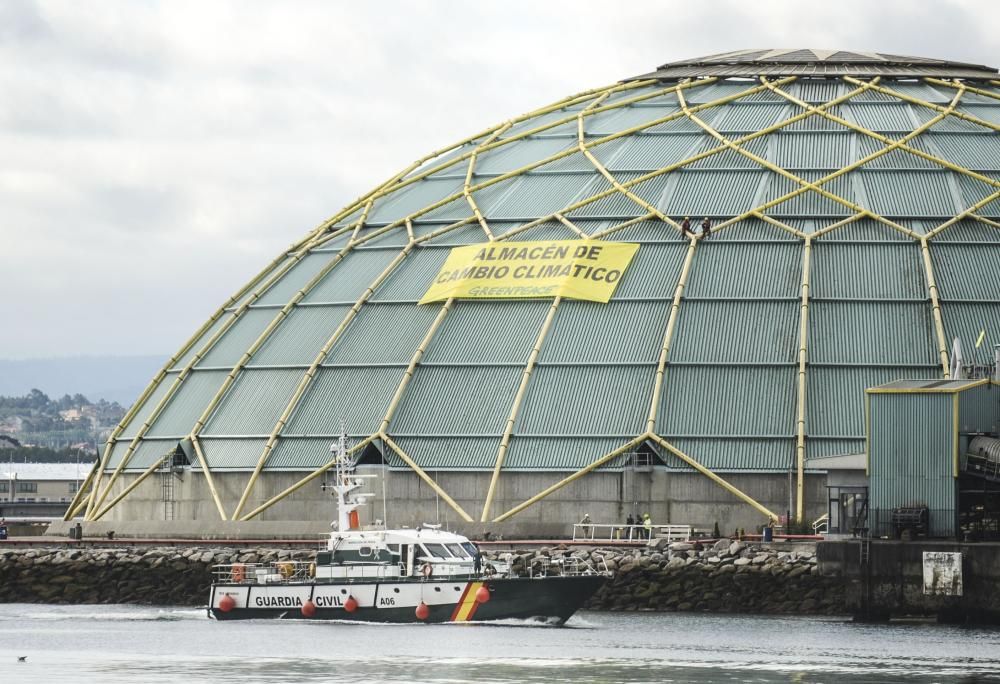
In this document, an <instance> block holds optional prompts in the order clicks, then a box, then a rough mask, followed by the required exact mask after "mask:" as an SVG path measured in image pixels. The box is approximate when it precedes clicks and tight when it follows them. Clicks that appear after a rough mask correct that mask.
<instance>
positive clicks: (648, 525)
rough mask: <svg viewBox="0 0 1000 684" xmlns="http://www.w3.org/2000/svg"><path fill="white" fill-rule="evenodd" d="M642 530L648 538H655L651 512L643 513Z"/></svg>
mask: <svg viewBox="0 0 1000 684" xmlns="http://www.w3.org/2000/svg"><path fill="white" fill-rule="evenodd" d="M642 531H643V534H644V535H645V536H646V539H652V538H653V521H652V519H651V518H650V517H649V513H643V514H642Z"/></svg>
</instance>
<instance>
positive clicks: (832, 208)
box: [747, 171, 859, 217]
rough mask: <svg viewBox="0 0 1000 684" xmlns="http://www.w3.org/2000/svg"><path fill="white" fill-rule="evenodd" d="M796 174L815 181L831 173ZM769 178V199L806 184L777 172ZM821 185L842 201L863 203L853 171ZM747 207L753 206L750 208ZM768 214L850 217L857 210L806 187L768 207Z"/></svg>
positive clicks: (765, 199) (809, 172)
mask: <svg viewBox="0 0 1000 684" xmlns="http://www.w3.org/2000/svg"><path fill="white" fill-rule="evenodd" d="M795 175H796V176H798V177H799V178H801V179H802V180H804V181H808V182H810V183H815V182H816V181H818V180H820V179H821V178H822V177H823V176H826V175H828V174H827V172H825V171H797V172H796V173H795ZM767 179H768V181H769V184H768V185H767V192H766V194H765V196H764V200H763V201H767V202H770V201H771V200H775V199H779V198H781V197H784V196H785V195H787V194H789V193H791V192H794V191H796V190H799V189H800V188H802V187H803V186H802V184H800V183H798V182H796V181H793V180H792V179H790V178H786V177H784V176H779V175H778V174H776V173H773V172H769V173H768V174H767ZM820 187H821V188H823V190H825V191H826V192H829V193H831V194H833V195H836V196H837V197H839V198H841V199H842V200H846V201H847V202H853V203H854V204H858V203H859V202H858V197H857V194H856V191H855V187H854V183H853V181H852V179H851V178H850V174H848V175H845V176H839V177H837V178H834V179H833V180H831V181H828V182H826V183H823V184H822V185H821V186H820ZM747 208H748V209H749V208H750V207H747ZM767 213H768V214H770V215H772V216H776V217H782V216H849V215H850V214H852V213H853V212H852V211H851V210H850V209H848V208H847V207H846V206H844V204H842V203H841V202H838V201H836V200H833V199H830V198H829V197H826V196H824V195H821V194H820V193H818V192H815V191H813V190H806V191H805V192H802V193H799V194H798V195H796V196H794V197H791V198H789V199H786V200H784V201H782V202H780V203H779V204H777V205H775V206H773V207H771V208H770V209H768V210H767Z"/></svg>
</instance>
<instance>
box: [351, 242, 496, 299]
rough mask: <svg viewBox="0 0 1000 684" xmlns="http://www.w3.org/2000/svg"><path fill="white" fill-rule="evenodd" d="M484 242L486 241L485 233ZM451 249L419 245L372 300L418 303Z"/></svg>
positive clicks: (380, 287) (394, 270) (382, 285)
mask: <svg viewBox="0 0 1000 684" xmlns="http://www.w3.org/2000/svg"><path fill="white" fill-rule="evenodd" d="M483 237H484V242H485V235H484V236H483ZM448 253H449V250H448V249H445V248H442V247H417V248H415V249H414V250H413V251H412V252H410V253H409V254H408V255H407V256H406V258H405V259H403V263H401V264H400V265H399V266H397V267H396V268H394V269H393V271H392V273H390V274H389V277H388V278H386V279H385V281H384V282H383V283H382V284H381V285H379V286H378V288H377V289H376V290H375V292H374V293H373V294H372V296H371V301H373V302H378V301H385V300H390V301H409V302H413V303H416V302H417V301H419V300H420V298H421V297H423V296H424V293H425V292H426V291H427V288H429V287H430V286H431V284H432V283H433V282H434V278H435V277H436V276H437V274H438V271H440V270H441V266H442V265H444V261H445V259H447V258H448Z"/></svg>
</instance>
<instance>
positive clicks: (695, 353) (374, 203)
mask: <svg viewBox="0 0 1000 684" xmlns="http://www.w3.org/2000/svg"><path fill="white" fill-rule="evenodd" d="M998 79H1000V75H998V73H997V70H996V69H994V68H992V67H986V66H982V65H976V64H964V63H956V62H948V61H943V60H937V59H928V58H920V57H903V56H894V55H884V54H877V53H857V52H845V51H829V50H826V51H824V50H747V51H737V52H731V53H726V54H721V55H713V56H709V57H703V58H699V59H694V60H688V61H681V62H674V63H669V64H665V65H663V66H661V67H660V68H658V69H656V70H655V71H653V72H651V73H648V74H645V75H642V76H637V77H634V78H626V79H624V80H622V81H620V82H618V83H613V84H610V85H607V86H603V87H600V88H596V89H594V90H590V91H587V92H583V93H579V94H576V95H571V96H569V97H567V98H564V99H563V100H560V101H558V102H555V103H553V104H551V105H547V106H545V107H542V108H540V109H538V110H536V111H534V112H531V113H528V114H525V115H523V116H518V117H514V118H512V119H509V120H507V121H504V122H502V123H499V124H495V125H493V126H490V127H489V128H487V129H485V130H483V131H481V132H479V133H475V134H473V135H470V136H468V137H466V138H465V139H464V140H460V141H458V142H456V143H455V144H454V145H453V146H451V147H449V148H447V149H443V150H436V151H433V152H431V153H430V154H428V155H427V156H426V157H424V158H422V159H420V160H418V161H417V162H415V163H413V164H411V165H410V166H408V167H406V168H405V169H403V170H402V171H400V172H399V173H398V174H397V175H395V176H393V177H392V178H390V179H388V180H387V181H385V182H383V183H382V184H380V185H378V186H376V187H375V188H374V189H373V190H372V191H371V192H369V193H368V194H366V195H364V196H362V197H360V198H359V199H358V200H357V201H355V202H353V203H351V204H350V205H349V206H347V207H345V208H344V209H343V210H341V211H339V212H338V213H337V214H336V215H334V216H333V217H332V218H330V219H329V220H328V221H325V222H323V223H322V224H321V225H319V226H318V227H316V228H314V229H313V230H311V231H310V232H308V233H306V234H305V235H304V236H303V237H301V238H300V239H299V240H298V241H297V242H296V243H295V244H294V245H293V246H292V247H290V248H289V249H288V250H287V251H285V252H282V253H281V254H279V255H277V257H276V258H275V259H274V261H272V262H271V263H270V264H268V265H267V266H265V267H264V268H263V270H261V272H260V273H259V274H258V275H257V276H255V277H254V278H253V279H252V280H251V281H250V282H249V283H247V284H246V285H245V286H243V287H242V288H240V289H239V290H238V291H237V292H236V293H235V294H234V295H233V296H232V298H230V299H229V300H228V301H226V302H225V303H223V304H222V306H221V307H220V308H219V309H218V311H217V312H216V313H215V314H214V315H213V316H212V317H211V318H210V319H209V320H208V321H206V322H205V324H204V325H203V326H202V327H201V328H200V329H198V330H197V331H194V334H193V335H192V337H191V338H190V340H189V341H188V342H187V343H185V344H184V345H183V347H182V348H181V349H179V350H178V351H177V353H176V354H175V355H174V356H173V357H172V358H170V359H168V360H166V362H165V364H164V366H163V369H162V371H160V372H159V373H158V374H157V375H156V377H155V378H153V380H152V382H151V383H150V384H149V387H148V388H147V389H146V391H145V392H143V394H142V395H141V396H140V397H138V398H137V400H136V402H135V404H134V405H133V406H132V408H131V410H130V411H129V412H128V414H127V415H126V416H125V418H124V419H123V421H122V423H121V424H120V425H119V426H118V428H117V429H116V430H115V432H114V433H113V434H112V436H111V438H110V440H109V441H108V444H107V447H106V449H105V450H104V452H103V454H102V458H101V459H100V461H99V464H98V465H97V466H96V467H95V468H94V470H93V471H92V472H91V474H90V476H89V477H88V478H87V481H86V483H85V486H84V487H83V488H82V489H81V491H80V492H79V494H78V496H77V498H76V500H75V501H74V502H73V506H72V510H71V511H70V512H69V515H70V516H71V515H73V514H76V515H82V516H84V517H85V519H86V520H87V521H90V524H99V523H100V524H107V525H110V526H115V527H117V528H118V529H119V530H122V529H126V528H128V526H129V525H132V526H133V528H136V529H137V528H138V527H139V526H141V525H154V524H155V525H158V526H159V528H160V529H163V528H164V527H167V528H169V529H171V530H182V529H202V530H218V531H220V533H221V532H225V531H228V532H230V533H232V532H236V531H238V532H240V533H244V532H245V533H250V532H249V531H252V530H255V529H256V530H258V531H260V530H265V529H270V527H269V526H272V527H274V528H275V529H278V528H281V529H284V530H286V531H287V530H292V529H302V530H306V529H310V530H311V529H323V528H325V526H326V524H327V523H328V521H329V520H330V519H331V518H332V503H331V500H330V497H329V496H328V495H327V493H326V492H325V491H324V490H323V488H322V483H323V482H324V481H325V480H326V479H327V478H328V477H330V476H329V469H330V467H331V465H332V463H333V459H334V458H335V457H336V455H333V454H331V451H330V447H331V444H332V443H335V442H337V440H338V437H339V436H340V435H341V433H342V432H343V433H345V434H346V437H347V440H346V447H347V448H346V451H347V453H348V454H349V456H350V457H351V458H353V459H356V460H357V461H358V463H359V468H360V469H361V470H362V472H366V473H369V474H371V475H374V476H376V477H374V478H373V480H372V494H373V495H374V496H373V497H372V499H371V501H372V505H371V506H369V507H367V510H366V511H365V512H364V522H365V523H368V524H370V523H372V522H374V520H375V519H385V520H387V521H388V522H389V523H391V524H393V525H400V524H407V525H413V524H418V523H420V522H424V521H426V522H442V523H444V524H446V525H448V526H449V527H452V528H456V529H459V530H460V531H463V532H466V533H469V534H482V533H484V532H491V533H496V534H509V535H512V534H516V535H519V536H541V535H553V534H565V533H566V532H567V531H568V530H569V526H570V525H571V524H572V523H575V522H577V521H578V520H579V519H580V517H581V516H582V515H584V514H585V513H587V514H589V517H590V519H591V520H592V521H593V522H594V523H595V524H600V523H621V522H622V521H624V520H625V518H626V516H627V515H629V514H635V513H642V512H649V513H651V515H652V517H653V519H654V521H655V522H657V523H681V524H690V525H693V526H695V527H704V528H707V529H711V528H712V527H713V526H714V525H715V524H718V525H719V526H720V528H721V529H722V530H723V531H725V532H729V531H732V530H733V529H736V528H746V529H752V528H754V527H756V526H759V525H760V524H762V523H764V522H766V521H768V520H779V521H780V520H782V519H784V518H786V517H790V518H791V519H792V520H798V521H802V522H806V523H807V522H809V521H812V520H814V519H816V518H818V517H820V516H821V515H823V514H825V513H827V511H828V509H829V501H830V493H829V490H828V489H827V487H828V485H830V483H831V482H833V481H836V482H840V483H847V484H845V486H853V485H850V483H851V482H853V483H855V485H857V486H861V485H860V484H858V483H860V482H864V481H865V480H864V478H865V471H864V468H865V464H866V463H867V462H868V451H867V449H866V444H867V442H868V441H869V435H868V430H867V425H868V422H867V420H866V415H867V414H866V407H867V406H868V402H869V401H870V402H871V410H872V412H873V413H878V412H880V411H892V410H900V411H905V410H908V409H907V408H906V407H903V406H900V407H898V409H896V408H892V407H891V406H889V404H891V401H890V399H891V398H892V397H893V396H895V395H890V394H877V393H876V394H869V395H867V396H868V400H866V390H867V389H869V388H875V387H879V386H885V385H886V384H887V383H896V382H900V381H902V382H903V383H906V382H908V381H918V380H919V381H930V380H948V379H953V375H960V376H970V375H972V376H976V375H982V376H987V375H989V374H990V373H991V372H992V371H993V368H992V364H993V363H994V361H993V352H992V349H993V346H994V345H996V344H1000V288H998V287H997V283H1000V201H998V198H1000V135H998V131H1000V80H998ZM412 115H413V116H420V112H419V110H414V111H413V112H412ZM685 217H687V218H689V221H688V222H687V223H686V222H685ZM703 224H705V227H706V228H707V229H708V230H707V231H706V230H705V229H704V228H703V227H702V226H703ZM688 227H690V231H691V232H690V233H689V232H688V230H687V228H688ZM520 243H532V244H531V245H522V244H520ZM594 245H597V247H598V248H599V249H600V250H604V251H603V252H602V255H603V256H601V257H600V258H604V256H607V255H612V254H619V253H621V255H622V256H621V257H620V258H621V261H620V262H614V263H615V264H617V266H605V265H598V262H599V260H596V258H595V261H594V262H593V264H592V265H594V268H590V267H589V266H586V262H584V261H581V259H583V258H584V257H579V256H576V255H578V254H579V253H578V252H577V250H578V249H581V248H582V249H584V250H585V251H584V252H582V253H584V254H591V253H590V252H586V249H590V248H591V247H593V246H594ZM607 245H617V246H618V247H614V248H611V247H606V246H607ZM630 245H631V246H634V247H628V246H630ZM508 246H510V249H508V250H507V251H504V250H502V249H501V248H506V247H508ZM581 246H583V247H581ZM562 247H566V248H567V249H570V250H572V252H571V253H570V254H571V255H573V259H576V261H573V262H572V264H571V263H570V262H569V261H567V262H566V263H565V264H562V265H559V267H558V268H556V265H551V268H550V269H549V270H544V269H543V268H542V267H539V270H537V271H536V270H528V268H529V267H530V268H534V265H535V264H534V262H533V260H534V259H540V260H542V261H545V259H548V258H550V257H551V258H552V259H556V258H557V256H558V254H560V252H559V250H560V249H561V248H562ZM462 248H470V249H465V250H462ZM546 250H548V251H546ZM626 252H629V253H630V254H631V256H628V258H626V256H627V255H626V254H625V253H626ZM504 255H506V256H504ZM546 255H548V256H546ZM609 258H610V257H609ZM616 258H617V257H616ZM463 259H464V260H465V261H463ZM476 259H479V260H480V262H482V264H485V263H486V262H487V261H489V262H491V263H493V265H494V266H495V265H496V264H497V263H499V262H498V261H495V260H496V259H500V260H503V259H509V260H512V261H511V266H512V268H511V273H512V274H513V273H514V272H516V270H517V268H516V267H514V266H513V263H514V262H517V261H518V260H521V262H520V263H521V268H522V269H523V270H521V271H520V273H521V275H522V276H524V278H526V279H528V280H531V282H532V283H535V284H532V285H531V287H522V286H521V285H516V284H515V285H511V284H510V282H508V281H507V280H504V276H503V275H502V274H501V275H497V274H498V273H501V271H499V270H493V271H489V270H488V269H487V266H484V265H482V264H480V265H481V266H482V268H483V269H487V270H479V269H480V266H476V265H475V264H476V263H477V262H476V261H475V260H476ZM470 260H471V261H470ZM560 263H561V262H560ZM608 263H611V262H610V261H609V262H608ZM553 264H554V262H553ZM581 264H582V265H581ZM600 264H604V262H600ZM622 264H624V265H622ZM585 266H586V268H587V269H589V270H586V273H588V274H590V275H589V276H588V277H590V279H591V280H592V281H594V282H588V283H587V286H588V287H590V286H594V287H597V286H600V287H601V288H603V289H602V290H601V292H598V293H596V294H595V293H594V292H590V291H589V290H588V291H582V290H579V289H574V287H571V285H572V283H569V281H565V280H559V281H558V282H557V280H558V278H565V277H568V276H565V273H569V272H570V271H572V272H573V273H583V272H584V271H583V270H581V269H584V267H585ZM504 268H506V267H504ZM559 269H564V271H559ZM600 269H604V270H600ZM542 271H544V273H543V275H545V274H547V275H549V276H552V281H551V282H549V281H544V283H543V281H542V280H537V282H536V280H532V279H534V278H536V277H541V276H540V275H539V274H540V273H542ZM557 272H558V273H557ZM503 273H506V272H503ZM559 273H563V275H559ZM613 274H616V275H613ZM494 276H496V278H494ZM591 276H592V277H591ZM510 277H515V276H513V275H511V276H510ZM573 277H575V276H573ZM494 280H495V282H494ZM477 281H481V282H477ZM598 281H600V282H598ZM552 283H556V284H555V285H553V284H552ZM452 285H454V286H455V287H454V288H452ZM536 285H537V286H536ZM449 288H451V289H449ZM463 288H464V289H463ZM533 288H534V289H533ZM956 340H957V344H958V345H959V346H960V347H961V349H963V350H964V352H963V356H962V359H961V363H958V364H957V365H956V369H955V371H954V373H953V369H952V365H953V362H954V361H956V358H955V354H954V353H953V349H955V348H957V347H956V346H955V345H956ZM918 384H919V383H918ZM984 386H985V387H991V388H992V392H993V395H992V396H996V391H997V390H996V387H994V386H993V385H991V384H990V383H989V381H988V380H987V381H986V385H984ZM890 387H891V385H890ZM978 387H980V385H977V388H978ZM970 391H972V390H970ZM975 391H977V392H978V391H980V390H979V389H976V390H975ZM983 391H985V390H983ZM962 394H964V393H962ZM949 396H950V395H949ZM956 396H958V395H956ZM994 401H995V400H994ZM883 403H885V405H884V406H883ZM932 403H933V402H932ZM935 406H936V405H935ZM938 408H941V407H937V408H934V407H931V406H930V405H928V407H927V409H926V410H927V411H932V409H933V411H937V409H938ZM946 408H947V407H945V408H942V409H941V410H942V411H945V413H947V411H946ZM935 415H937V414H935ZM941 415H942V416H943V415H945V414H941ZM947 415H951V414H947ZM942 420H943V418H942ZM342 426H343V428H342ZM949 434H950V433H949ZM955 434H957V433H955ZM878 439H879V438H878V436H877V435H874V434H873V435H872V436H871V440H872V441H873V442H876V443H877V444H873V448H876V447H877V448H882V443H881V442H879V441H878ZM949 453H950V452H949ZM951 455H952V456H953V455H954V454H951ZM878 462H879V464H880V467H881V465H885V464H888V465H889V466H890V467H893V468H898V467H902V464H901V463H893V462H891V459H889V460H884V459H882V457H879V461H878ZM952 475H953V476H954V475H955V473H952ZM873 477H874V473H873ZM942 477H943V475H942ZM837 478H839V479H837ZM952 484H954V483H952ZM831 486H832V485H831ZM872 486H873V487H875V485H874V483H873V485H872ZM882 491H883V490H880V489H878V488H874V489H873V496H876V497H882V498H881V499H879V501H880V502H881V503H882V504H884V505H892V506H899V505H901V502H893V501H890V499H892V497H891V496H889V495H888V494H886V495H885V496H883V494H882V493H881V492H882ZM941 491H942V492H943V491H944V487H942V489H941ZM941 496H942V497H944V496H945V494H941ZM941 501H942V502H944V501H945V500H944V499H941ZM943 505H945V503H942V506H943ZM255 526H256V527H255ZM952 529H953V528H952Z"/></svg>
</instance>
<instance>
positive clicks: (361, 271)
mask: <svg viewBox="0 0 1000 684" xmlns="http://www.w3.org/2000/svg"><path fill="white" fill-rule="evenodd" d="M398 253H399V252H397V251H395V250H392V249H355V250H352V251H351V252H350V253H349V254H348V255H347V257H346V258H345V259H344V260H343V261H341V262H340V264H338V265H337V267H336V268H334V269H333V270H332V271H330V272H329V273H328V274H327V275H326V277H325V278H323V280H321V281H320V282H319V284H318V285H316V287H314V288H313V289H312V290H311V291H310V292H309V294H307V295H306V296H305V298H304V299H303V300H302V301H303V302H306V303H313V302H337V303H348V304H353V303H354V302H355V301H357V299H358V297H360V296H361V295H362V294H363V293H364V291H365V290H366V289H368V287H369V286H370V285H371V284H372V283H373V282H375V279H376V278H378V276H379V274H381V273H382V271H384V270H385V268H386V266H388V265H389V263H390V262H391V261H392V260H393V259H395V258H396V255H397V254H398ZM407 258H409V257H407ZM397 268H398V266H397Z"/></svg>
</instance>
